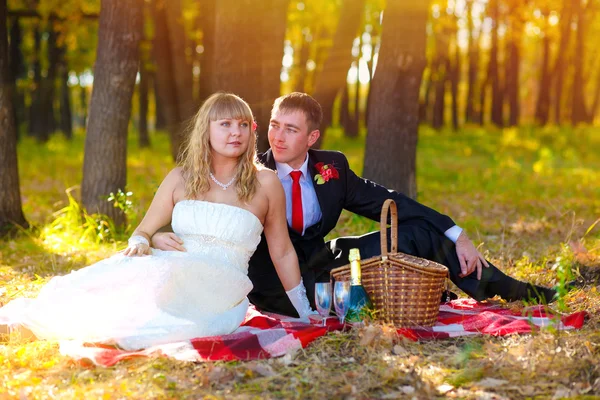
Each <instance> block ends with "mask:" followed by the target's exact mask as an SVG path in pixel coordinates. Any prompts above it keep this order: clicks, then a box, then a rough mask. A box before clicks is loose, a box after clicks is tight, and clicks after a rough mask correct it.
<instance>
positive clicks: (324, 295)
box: [315, 282, 331, 326]
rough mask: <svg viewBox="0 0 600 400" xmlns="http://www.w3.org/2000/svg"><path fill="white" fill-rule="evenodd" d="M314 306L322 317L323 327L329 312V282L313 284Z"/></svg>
mask: <svg viewBox="0 0 600 400" xmlns="http://www.w3.org/2000/svg"><path fill="white" fill-rule="evenodd" d="M315 304H316V306H317V311H318V312H319V314H320V315H321V317H323V326H325V321H326V320H327V317H328V316H329V312H330V311H331V282H317V283H316V284H315Z"/></svg>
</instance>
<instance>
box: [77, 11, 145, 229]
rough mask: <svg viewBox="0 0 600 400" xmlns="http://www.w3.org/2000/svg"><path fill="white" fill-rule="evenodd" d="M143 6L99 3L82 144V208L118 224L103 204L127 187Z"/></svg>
mask: <svg viewBox="0 0 600 400" xmlns="http://www.w3.org/2000/svg"><path fill="white" fill-rule="evenodd" d="M142 6H143V0H131V1H128V2H123V1H120V0H103V1H102V5H101V9H100V18H99V19H100V21H99V25H100V26H99V29H98V48H97V58H96V65H95V68H94V88H93V90H92V99H91V101H90V112H89V122H88V129H87V135H86V140H85V156H84V162H83V181H82V185H81V192H82V202H83V205H84V206H85V207H86V208H87V210H88V211H89V212H100V213H102V214H106V215H108V216H109V217H111V218H113V220H114V221H115V223H116V224H123V223H124V221H125V216H124V215H123V213H122V212H121V211H120V210H119V209H118V208H115V207H113V206H112V205H111V204H110V203H108V202H107V201H106V199H104V196H107V195H109V194H110V193H111V192H112V193H117V191H118V190H119V189H121V190H124V189H125V184H126V183H127V168H126V167H127V166H126V161H127V160H126V159H127V128H128V124H129V117H130V116H131V98H132V95H133V89H134V85H135V76H136V72H137V70H138V62H139V55H138V47H139V43H140V39H141V36H142V20H143V8H142Z"/></svg>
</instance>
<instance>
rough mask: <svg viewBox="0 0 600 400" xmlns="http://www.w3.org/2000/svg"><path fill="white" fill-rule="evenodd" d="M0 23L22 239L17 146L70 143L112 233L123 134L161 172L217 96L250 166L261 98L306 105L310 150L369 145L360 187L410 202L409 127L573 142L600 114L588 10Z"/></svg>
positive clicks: (315, 1)
mask: <svg viewBox="0 0 600 400" xmlns="http://www.w3.org/2000/svg"><path fill="white" fill-rule="evenodd" d="M2 2H3V3H4V2H6V0H3V1H2ZM3 8H5V10H4V12H3V14H4V15H3V16H2V18H1V19H0V24H2V26H3V29H2V32H3V34H4V32H7V38H5V40H6V43H7V45H6V46H7V47H6V48H5V49H4V50H5V53H6V54H1V55H0V56H1V57H2V66H3V68H5V72H2V82H3V88H4V89H3V92H2V93H3V94H4V95H3V96H2V100H3V103H2V105H1V106H2V110H3V112H8V111H7V110H9V109H8V108H5V107H6V106H5V103H7V101H10V102H11V103H12V106H11V107H12V111H11V113H12V114H13V117H14V118H13V120H14V121H15V123H14V129H13V128H8V126H4V127H3V133H2V134H0V138H2V139H3V143H1V144H0V148H2V159H3V163H2V164H3V165H2V168H3V170H5V171H6V173H3V175H4V176H3V178H2V179H3V180H2V183H3V188H6V189H7V190H5V189H3V190H2V192H1V193H0V224H1V225H4V226H6V225H10V224H12V223H17V224H19V225H22V226H26V225H27V222H26V220H25V216H24V215H23V213H22V211H21V203H20V200H19V181H18V175H17V165H18V164H17V158H16V155H15V150H14V148H15V145H14V143H15V140H16V141H23V140H24V138H25V140H27V138H34V139H35V141H37V142H38V143H42V144H43V143H48V141H49V140H50V139H51V138H52V137H53V136H56V135H62V136H64V138H66V140H72V138H73V136H74V134H76V133H77V132H80V134H85V158H84V166H83V176H82V182H81V184H82V191H81V192H82V202H83V204H84V206H86V207H87V208H88V209H90V210H92V211H100V212H102V213H103V214H107V215H109V216H110V217H111V218H112V219H114V220H115V221H116V222H117V224H120V223H122V222H123V221H124V212H123V209H122V207H121V208H119V207H112V206H111V204H110V203H109V202H106V201H105V199H106V196H108V195H109V194H110V193H113V194H115V195H116V193H118V191H119V190H121V191H125V186H126V184H127V178H126V158H127V151H128V150H127V135H128V132H131V131H132V130H133V131H134V132H135V135H136V137H137V147H139V148H144V147H150V146H156V143H157V142H155V141H154V140H153V134H154V133H155V132H159V133H158V134H159V135H160V134H162V133H163V132H167V133H168V138H169V140H168V143H169V148H170V153H171V155H172V157H173V158H174V159H175V158H176V157H177V154H178V152H179V146H180V144H181V141H182V135H183V134H184V130H185V126H186V122H187V121H188V120H189V118H190V117H191V116H192V115H193V113H194V112H195V110H197V108H198V106H199V104H201V103H202V101H203V100H204V99H205V98H206V97H207V96H208V95H209V94H210V93H213V92H215V91H217V90H225V91H231V92H234V93H237V94H239V95H240V96H242V97H243V98H244V99H246V100H247V101H248V102H249V103H250V105H251V106H252V109H253V111H254V113H255V115H256V120H257V122H258V127H259V128H258V131H259V150H260V151H264V150H266V149H267V148H268V143H267V140H266V132H267V128H268V121H269V114H270V108H271V105H272V102H273V99H275V98H276V97H277V96H279V95H280V94H282V93H289V92H291V91H303V92H307V93H309V94H312V95H313V96H314V97H315V98H316V99H317V100H318V101H319V102H320V103H321V105H322V106H323V110H324V116H325V118H324V121H323V125H322V127H321V132H322V137H323V138H327V134H328V129H329V128H332V129H339V128H341V129H342V131H343V133H344V135H345V137H348V138H355V137H357V136H360V135H365V134H366V142H365V154H364V170H363V175H364V176H365V177H367V178H370V179H373V180H375V181H377V182H380V183H382V184H384V185H386V186H388V187H391V188H394V189H396V190H399V191H402V192H404V193H406V194H408V195H410V196H412V197H416V195H417V187H416V181H417V180H416V149H417V142H418V124H421V126H428V127H431V128H432V129H434V130H436V131H445V130H452V131H456V132H458V131H460V130H462V129H464V128H467V129H470V128H472V127H475V126H482V127H484V128H485V129H487V130H488V131H489V132H492V131H493V129H492V127H493V126H495V127H498V128H505V127H523V126H527V127H544V126H550V127H552V129H554V128H556V127H562V126H569V127H576V126H581V125H582V124H584V125H586V124H587V125H592V124H593V123H594V120H595V118H596V117H597V114H598V108H599V106H600V44H598V41H597V40H595V39H594V38H595V37H596V35H597V34H598V33H599V32H600V1H598V0H431V1H420V2H410V1H399V0H398V1H396V0H388V1H387V2H386V1H384V0H168V1H166V0H129V1H116V0H105V1H102V2H101V1H99V0H8V1H7V4H6V5H5V6H4V7H3ZM4 24H6V29H4ZM6 94H10V95H8V96H7V95H6ZM130 124H131V125H130ZM532 129H533V128H532ZM84 132H85V133H84ZM511 132H512V134H513V135H517V136H518V135H520V133H518V132H519V131H517V133H515V131H509V134H511ZM536 132H538V133H539V135H548V132H549V131H548V130H545V131H543V130H540V131H536ZM543 132H546V133H543ZM550 132H551V131H550ZM536 134H537V133H534V136H535V135H536ZM584 136H585V135H582V136H581V137H584ZM591 136H595V135H591ZM586 137H587V136H586ZM590 140H592V142H587V143H584V145H593V144H594V143H595V142H594V141H593V139H590ZM319 145H321V143H319ZM132 151H136V148H133V149H131V148H130V149H129V152H130V153H131V152H132Z"/></svg>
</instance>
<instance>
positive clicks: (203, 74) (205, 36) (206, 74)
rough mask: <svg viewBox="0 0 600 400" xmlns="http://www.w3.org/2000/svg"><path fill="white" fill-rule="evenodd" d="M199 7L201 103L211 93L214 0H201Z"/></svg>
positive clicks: (199, 98) (199, 96)
mask: <svg viewBox="0 0 600 400" xmlns="http://www.w3.org/2000/svg"><path fill="white" fill-rule="evenodd" d="M200 7H201V9H200V12H201V17H200V18H201V21H200V26H201V27H202V46H203V47H204V52H203V53H202V59H201V60H200V89H199V95H198V103H203V102H204V100H206V99H207V98H208V96H210V95H211V94H212V93H213V89H212V87H211V85H212V82H213V80H214V76H213V75H214V71H213V67H214V63H213V58H214V53H215V38H216V36H217V34H216V31H215V22H216V15H215V11H216V7H217V5H216V0H202V1H201V3H200Z"/></svg>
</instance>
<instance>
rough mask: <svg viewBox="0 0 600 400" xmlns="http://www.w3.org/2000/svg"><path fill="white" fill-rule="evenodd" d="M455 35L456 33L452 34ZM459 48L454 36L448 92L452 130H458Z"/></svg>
mask: <svg viewBox="0 0 600 400" xmlns="http://www.w3.org/2000/svg"><path fill="white" fill-rule="evenodd" d="M454 34H455V35H456V32H454ZM460 64H461V63H460V47H458V38H457V37H456V36H455V46H454V63H453V64H452V67H451V70H450V92H451V93H452V129H454V130H455V131H457V130H458V128H459V121H458V84H459V83H460Z"/></svg>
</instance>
